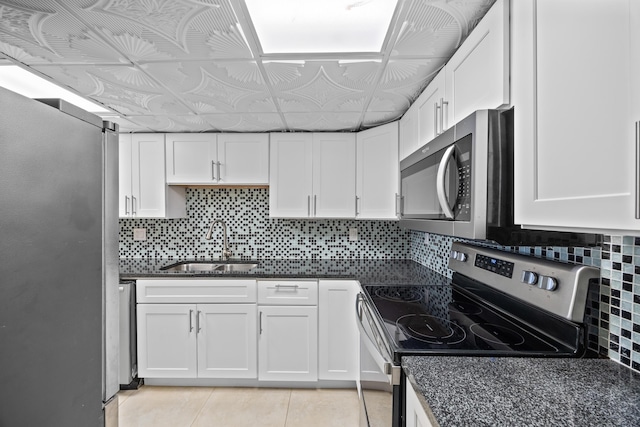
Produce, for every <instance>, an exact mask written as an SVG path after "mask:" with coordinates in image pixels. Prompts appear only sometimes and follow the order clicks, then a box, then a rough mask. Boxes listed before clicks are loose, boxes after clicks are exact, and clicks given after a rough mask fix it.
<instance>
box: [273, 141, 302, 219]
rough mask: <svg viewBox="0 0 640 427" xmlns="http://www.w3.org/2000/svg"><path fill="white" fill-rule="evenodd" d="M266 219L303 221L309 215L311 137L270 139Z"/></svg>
mask: <svg viewBox="0 0 640 427" xmlns="http://www.w3.org/2000/svg"><path fill="white" fill-rule="evenodd" d="M270 140H271V141H270V150H269V151H270V156H269V158H270V163H271V167H270V171H269V216H270V217H274V218H307V217H309V216H310V214H311V193H312V190H313V189H312V173H311V172H312V169H311V167H312V143H313V135H312V134H311V133H291V134H278V133H273V134H271V136H270Z"/></svg>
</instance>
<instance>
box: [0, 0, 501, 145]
mask: <svg viewBox="0 0 640 427" xmlns="http://www.w3.org/2000/svg"><path fill="white" fill-rule="evenodd" d="M265 1H267V0H265ZM494 1H495V0H399V2H398V7H397V8H396V12H395V14H394V17H393V19H392V21H391V26H390V28H389V32H388V34H387V38H386V41H385V43H384V46H383V51H382V52H380V53H375V54H365V53H354V54H288V55H287V54H283V55H275V54H274V55H264V54H262V52H261V50H260V43H259V40H258V39H257V37H256V36H255V31H254V30H253V26H252V24H251V20H250V17H249V15H248V13H247V12H246V7H245V5H244V3H243V2H242V0H0V57H1V54H4V55H5V56H6V57H7V58H8V59H9V60H10V61H11V62H16V63H19V64H22V65H24V66H27V67H29V68H31V69H32V70H36V71H37V72H39V73H41V75H43V76H46V77H47V78H49V79H50V80H52V81H54V82H57V83H59V84H61V85H63V86H67V87H69V88H71V89H72V90H73V91H75V92H77V93H78V94H80V95H83V96H84V97H86V98H89V99H91V100H93V101H94V102H97V103H100V104H103V105H104V106H106V107H107V108H108V109H110V110H112V111H113V112H114V114H115V115H119V116H120V117H119V118H117V119H115V121H116V122H118V123H119V124H120V126H121V130H123V131H133V132H149V131H157V132H202V131H224V132H263V131H279V130H291V131H298V130H300V131H357V130H360V129H364V128H369V127H372V126H376V125H379V124H383V123H386V122H389V121H393V120H395V119H398V118H399V117H401V116H402V114H403V113H404V112H405V111H406V110H407V108H408V107H409V105H410V104H411V103H412V102H413V101H414V99H415V98H416V97H417V96H418V95H419V94H420V92H421V91H422V89H424V87H425V86H426V85H427V84H428V83H429V82H430V81H431V79H432V78H433V77H434V76H435V74H436V73H437V71H438V70H439V69H440V68H441V67H442V66H443V65H444V64H445V63H446V61H447V60H448V58H449V57H451V55H452V54H453V52H454V51H455V49H456V48H457V47H458V46H459V45H460V43H461V42H462V41H463V40H464V39H465V38H466V36H467V34H468V33H469V32H470V31H471V29H472V28H473V27H474V26H475V25H476V23H477V22H478V21H479V20H480V19H481V18H482V16H484V14H485V13H486V11H487V10H488V9H489V7H490V6H491V5H492V4H493V3H494ZM355 3H359V1H357V0H354V4H355Z"/></svg>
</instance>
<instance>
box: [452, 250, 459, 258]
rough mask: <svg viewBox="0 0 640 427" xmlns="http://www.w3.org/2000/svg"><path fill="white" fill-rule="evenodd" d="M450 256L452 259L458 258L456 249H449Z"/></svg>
mask: <svg viewBox="0 0 640 427" xmlns="http://www.w3.org/2000/svg"><path fill="white" fill-rule="evenodd" d="M451 258H452V259H457V258H458V251H451Z"/></svg>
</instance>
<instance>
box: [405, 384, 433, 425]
mask: <svg viewBox="0 0 640 427" xmlns="http://www.w3.org/2000/svg"><path fill="white" fill-rule="evenodd" d="M405 409H406V419H405V421H406V423H405V426H406V427H432V426H433V424H432V423H431V421H430V420H429V417H428V416H427V413H426V411H425V410H424V408H423V407H422V403H421V402H420V400H419V398H418V395H417V394H416V392H415V390H414V389H413V387H412V386H411V384H409V382H407V386H406V402H405Z"/></svg>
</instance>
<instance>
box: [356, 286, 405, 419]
mask: <svg viewBox="0 0 640 427" xmlns="http://www.w3.org/2000/svg"><path fill="white" fill-rule="evenodd" d="M372 310H373V307H371V306H370V305H369V304H368V303H367V300H366V297H365V296H364V294H362V293H359V294H358V296H357V298H356V316H357V320H358V328H359V330H360V372H359V376H358V382H357V385H358V396H359V398H360V426H361V427H390V426H392V427H400V426H401V425H402V424H401V423H402V420H401V413H402V411H401V409H402V408H401V402H400V391H401V390H400V374H401V368H400V366H398V365H395V364H394V363H393V362H394V361H393V355H392V354H393V353H392V350H391V346H390V345H389V343H388V341H387V339H386V337H385V335H384V331H383V330H382V326H381V325H379V323H378V322H377V321H376V317H375V314H374V313H373V311H372Z"/></svg>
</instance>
